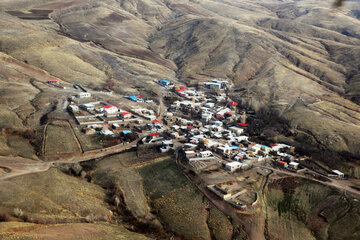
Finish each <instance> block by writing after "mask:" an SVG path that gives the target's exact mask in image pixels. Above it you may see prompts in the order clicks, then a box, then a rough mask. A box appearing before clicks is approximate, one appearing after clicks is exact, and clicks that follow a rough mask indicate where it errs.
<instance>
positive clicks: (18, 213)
mask: <svg viewBox="0 0 360 240" xmlns="http://www.w3.org/2000/svg"><path fill="white" fill-rule="evenodd" d="M23 215H24V212H23V210H21V209H20V208H15V209H14V216H15V217H17V218H21V217H22V216H23Z"/></svg>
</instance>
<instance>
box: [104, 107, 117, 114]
mask: <svg viewBox="0 0 360 240" xmlns="http://www.w3.org/2000/svg"><path fill="white" fill-rule="evenodd" d="M100 111H101V112H104V113H106V114H114V113H116V112H118V108H117V107H116V106H114V105H105V106H103V107H102V108H101V109H100Z"/></svg>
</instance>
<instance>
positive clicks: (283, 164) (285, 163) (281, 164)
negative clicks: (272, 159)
mask: <svg viewBox="0 0 360 240" xmlns="http://www.w3.org/2000/svg"><path fill="white" fill-rule="evenodd" d="M277 164H278V166H280V167H283V168H287V167H288V164H287V162H284V161H277Z"/></svg>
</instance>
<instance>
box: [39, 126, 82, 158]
mask: <svg viewBox="0 0 360 240" xmlns="http://www.w3.org/2000/svg"><path fill="white" fill-rule="evenodd" d="M46 133H47V134H46V142H45V144H46V145H45V154H46V155H51V154H61V153H75V152H79V147H78V145H77V143H76V141H75V139H74V137H73V135H72V131H71V129H70V128H69V127H61V126H55V125H51V124H49V126H48V127H47V131H46Z"/></svg>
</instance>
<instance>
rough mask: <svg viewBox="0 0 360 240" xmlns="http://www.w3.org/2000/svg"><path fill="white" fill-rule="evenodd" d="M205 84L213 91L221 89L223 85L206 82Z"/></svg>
mask: <svg viewBox="0 0 360 240" xmlns="http://www.w3.org/2000/svg"><path fill="white" fill-rule="evenodd" d="M204 84H205V87H206V88H208V89H213V90H215V91H216V90H220V89H221V84H220V83H215V82H206V83H204Z"/></svg>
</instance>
